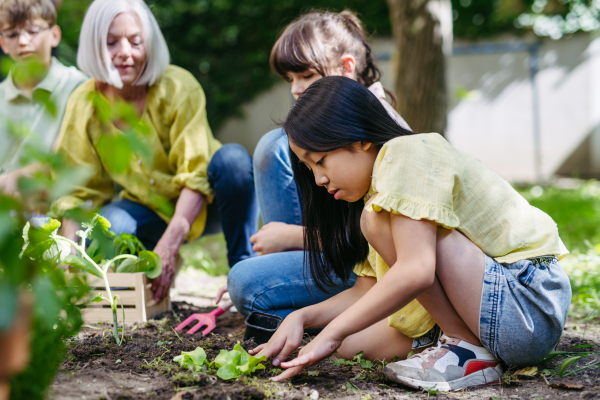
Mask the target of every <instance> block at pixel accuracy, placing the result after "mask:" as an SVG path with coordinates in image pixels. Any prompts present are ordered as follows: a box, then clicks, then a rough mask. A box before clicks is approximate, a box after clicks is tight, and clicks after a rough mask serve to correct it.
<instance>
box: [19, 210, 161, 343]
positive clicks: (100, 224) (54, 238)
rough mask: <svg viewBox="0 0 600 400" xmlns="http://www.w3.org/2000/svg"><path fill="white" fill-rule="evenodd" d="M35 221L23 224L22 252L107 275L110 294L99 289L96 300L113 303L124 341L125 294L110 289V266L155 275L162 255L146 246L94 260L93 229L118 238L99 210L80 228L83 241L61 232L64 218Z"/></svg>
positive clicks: (102, 276) (116, 333) (116, 332)
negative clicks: (91, 250) (120, 312)
mask: <svg viewBox="0 0 600 400" xmlns="http://www.w3.org/2000/svg"><path fill="white" fill-rule="evenodd" d="M32 222H33V224H34V226H32V224H31V223H29V222H27V223H26V224H25V227H24V228H23V240H24V242H25V243H24V244H23V249H22V251H21V255H20V256H21V257H29V258H30V259H31V260H36V259H43V260H46V261H50V262H53V263H57V264H66V265H70V266H73V267H76V268H79V269H82V270H84V271H86V272H88V273H90V274H92V275H94V276H97V277H98V278H100V279H103V280H104V285H105V287H106V295H104V293H99V294H98V295H97V296H96V297H95V298H94V299H93V300H92V301H94V302H96V303H99V302H101V301H102V300H106V301H108V302H109V303H110V307H111V309H112V312H113V336H114V337H115V341H116V342H117V344H119V345H120V344H121V342H122V341H123V337H124V334H125V330H124V329H123V330H122V335H121V337H120V338H119V328H118V322H117V301H119V302H121V309H122V310H123V327H124V324H125V309H124V308H123V302H122V301H121V298H120V297H119V296H118V295H114V296H113V294H112V292H111V290H110V283H109V281H108V275H107V274H108V272H109V269H110V268H111V267H116V268H115V270H116V272H145V273H146V275H147V276H148V277H149V278H151V279H153V278H156V277H158V276H159V275H160V274H161V273H162V263H161V260H160V257H158V255H156V254H155V253H153V252H151V251H147V250H142V251H139V253H138V255H137V256H136V255H134V254H119V255H116V256H114V257H112V258H111V259H109V260H106V259H103V260H102V261H100V262H97V260H94V259H93V258H92V257H90V255H88V253H87V252H86V240H87V239H88V238H90V237H91V236H92V232H93V231H96V232H100V233H102V234H104V235H105V236H107V237H109V238H113V239H114V238H116V236H115V235H114V234H113V233H112V232H110V231H109V228H110V222H109V221H108V220H107V219H106V218H104V217H102V216H101V215H99V214H95V215H94V216H93V217H92V219H91V220H90V221H89V222H86V223H82V227H83V229H82V230H79V231H77V236H79V238H80V239H81V240H80V242H79V243H76V242H74V241H72V240H70V239H67V238H66V237H64V236H61V235H59V234H58V228H60V222H59V221H57V220H55V219H49V218H36V219H33V221H32ZM71 246H72V247H73V248H74V249H75V251H76V254H71ZM90 247H91V246H90ZM117 264H118V265H117Z"/></svg>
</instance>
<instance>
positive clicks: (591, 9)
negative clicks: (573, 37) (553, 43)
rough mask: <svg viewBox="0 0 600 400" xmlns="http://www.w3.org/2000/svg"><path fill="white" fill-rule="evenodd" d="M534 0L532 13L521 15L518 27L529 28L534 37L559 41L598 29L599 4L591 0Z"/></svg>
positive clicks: (599, 24) (599, 19) (599, 26)
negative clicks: (572, 35) (568, 36)
mask: <svg viewBox="0 0 600 400" xmlns="http://www.w3.org/2000/svg"><path fill="white" fill-rule="evenodd" d="M556 3H557V2H556V1H548V0H536V1H535V2H534V5H533V7H532V10H531V11H532V12H528V13H523V14H522V15H520V16H519V18H518V19H517V21H516V24H517V25H518V26H523V27H531V28H532V29H533V31H534V32H535V34H536V35H538V36H548V37H551V38H552V39H560V38H561V37H563V35H568V34H571V33H575V32H579V31H583V32H590V31H595V30H598V29H599V28H600V3H598V2H597V1H593V0H560V3H559V4H556Z"/></svg>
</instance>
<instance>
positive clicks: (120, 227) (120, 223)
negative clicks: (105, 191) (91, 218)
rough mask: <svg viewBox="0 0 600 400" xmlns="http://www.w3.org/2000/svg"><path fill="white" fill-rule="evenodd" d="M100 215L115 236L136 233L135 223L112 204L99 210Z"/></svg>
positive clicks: (133, 219)
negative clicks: (108, 223)
mask: <svg viewBox="0 0 600 400" xmlns="http://www.w3.org/2000/svg"><path fill="white" fill-rule="evenodd" d="M100 215H102V216H103V217H104V218H106V219H107V220H108V222H110V230H111V231H112V232H113V233H114V234H115V235H120V234H121V233H128V234H130V235H135V234H136V233H137V221H136V220H135V218H133V217H132V216H131V215H130V214H129V213H128V212H127V211H125V210H123V209H122V208H120V207H117V206H115V205H113V204H109V205H107V206H105V207H103V208H102V209H101V210H100Z"/></svg>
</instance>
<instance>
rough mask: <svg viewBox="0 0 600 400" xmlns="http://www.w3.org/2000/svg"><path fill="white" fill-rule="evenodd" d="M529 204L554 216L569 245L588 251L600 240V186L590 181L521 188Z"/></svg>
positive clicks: (574, 248)
mask: <svg viewBox="0 0 600 400" xmlns="http://www.w3.org/2000/svg"><path fill="white" fill-rule="evenodd" d="M520 193H521V195H523V196H524V197H525V198H526V199H527V200H528V201H529V203H530V204H531V205H532V206H534V207H537V208H539V209H540V210H542V211H544V212H545V213H547V214H548V215H550V216H551V217H552V219H553V220H554V222H556V224H557V225H558V232H559V234H560V237H561V239H562V240H563V242H564V244H565V246H567V248H568V249H569V250H570V251H571V252H585V251H587V250H588V248H589V246H588V245H587V244H586V241H588V242H589V243H594V244H595V243H600V186H599V185H598V183H597V182H596V181H589V182H587V183H585V184H582V185H579V186H578V187H576V188H574V189H561V188H557V187H545V188H543V189H542V188H541V187H539V186H538V187H534V188H527V189H521V190H520Z"/></svg>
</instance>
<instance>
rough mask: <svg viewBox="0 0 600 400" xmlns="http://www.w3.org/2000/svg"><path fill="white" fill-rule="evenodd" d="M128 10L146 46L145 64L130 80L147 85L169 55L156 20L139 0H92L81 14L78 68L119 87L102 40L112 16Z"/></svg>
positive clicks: (150, 83) (167, 64)
mask: <svg viewBox="0 0 600 400" xmlns="http://www.w3.org/2000/svg"><path fill="white" fill-rule="evenodd" d="M130 11H133V12H134V13H135V14H136V15H137V16H138V17H139V19H140V22H141V24H142V35H143V38H144V44H145V47H146V65H145V66H144V69H143V70H142V73H141V74H140V76H138V77H137V79H136V80H135V82H134V83H133V84H134V85H150V86H151V85H153V84H154V83H156V81H158V79H159V78H160V77H161V76H162V74H163V73H164V72H165V71H166V70H167V67H168V66H169V62H170V56H169V48H168V47H167V42H166V41H165V38H164V37H163V35H162V32H161V31H160V28H159V26H158V22H156V18H154V15H153V14H152V12H151V11H150V9H149V8H148V6H147V5H146V3H144V1H143V0H95V1H94V2H93V3H92V4H91V5H90V8H88V10H87V12H86V14H85V18H84V20H83V25H82V26H81V35H80V36H79V50H78V52H77V65H78V66H79V69H80V70H81V71H83V72H85V73H86V74H87V75H89V76H91V77H93V78H95V79H96V80H98V81H100V82H105V83H108V84H109V85H112V86H114V87H116V88H119V89H121V88H122V87H123V82H122V81H121V76H120V75H119V71H118V70H117V68H116V67H115V66H114V64H113V63H112V60H111V58H110V55H109V53H108V46H107V44H106V41H107V37H108V30H109V28H110V25H111V24H112V21H113V20H114V19H115V17H116V16H117V15H119V14H121V13H126V12H130Z"/></svg>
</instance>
